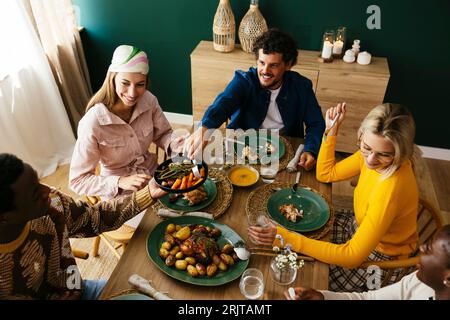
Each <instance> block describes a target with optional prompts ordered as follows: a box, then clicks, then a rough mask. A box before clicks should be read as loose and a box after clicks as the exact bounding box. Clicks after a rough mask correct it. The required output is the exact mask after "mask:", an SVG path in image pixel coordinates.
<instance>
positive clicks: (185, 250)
mask: <svg viewBox="0 0 450 320" xmlns="http://www.w3.org/2000/svg"><path fill="white" fill-rule="evenodd" d="M180 249H181V252H183V253H184V255H186V256H190V255H191V254H193V253H194V250H193V249H192V247H191V246H189V245H187V244H184V243H183V244H182V245H181V246H180Z"/></svg>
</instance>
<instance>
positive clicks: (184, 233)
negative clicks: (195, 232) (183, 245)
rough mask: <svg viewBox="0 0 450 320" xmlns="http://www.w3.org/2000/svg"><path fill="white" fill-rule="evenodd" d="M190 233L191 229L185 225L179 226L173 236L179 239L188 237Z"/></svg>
mask: <svg viewBox="0 0 450 320" xmlns="http://www.w3.org/2000/svg"><path fill="white" fill-rule="evenodd" d="M190 235H191V229H190V228H189V227H188V226H186V227H183V228H181V229H180V230H178V231H177V232H176V233H175V234H174V237H175V238H177V239H180V240H186V239H187V238H189V236H190Z"/></svg>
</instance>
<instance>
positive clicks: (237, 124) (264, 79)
mask: <svg viewBox="0 0 450 320" xmlns="http://www.w3.org/2000/svg"><path fill="white" fill-rule="evenodd" d="M253 52H254V53H255V56H256V59H257V69H255V68H250V69H249V70H248V71H246V72H245V71H240V70H238V71H236V72H235V75H234V78H233V80H232V81H231V82H230V83H229V84H228V86H227V87H226V88H225V91H224V92H222V93H221V94H219V95H218V96H217V98H216V99H215V101H214V102H213V104H212V105H211V106H210V107H209V108H208V110H207V111H206V112H205V114H204V116H203V119H202V121H201V127H200V128H199V129H198V130H197V131H196V133H195V134H194V135H193V136H192V137H191V138H190V139H189V140H188V155H189V156H190V157H193V156H194V155H195V154H197V153H198V152H199V151H200V150H201V149H202V147H204V145H205V144H206V142H205V141H203V140H202V139H201V138H202V137H203V135H204V133H205V132H206V130H207V129H212V128H218V127H220V126H221V125H222V124H223V123H224V122H225V121H226V120H227V119H230V122H229V124H228V126H227V128H229V129H243V130H247V129H278V130H281V131H280V132H281V133H282V134H284V135H287V136H293V137H301V138H303V137H305V133H306V138H305V148H304V152H303V154H302V156H301V158H300V161H299V165H300V166H302V167H304V168H305V169H307V170H309V169H311V168H312V167H313V166H314V164H315V163H316V160H315V157H316V156H317V154H318V152H319V148H320V142H321V139H322V135H323V132H324V130H325V122H324V119H323V116H322V112H321V109H320V106H319V104H318V103H317V99H316V97H315V95H314V91H313V89H312V83H311V81H310V80H309V79H307V78H305V77H303V76H302V75H300V74H299V73H297V72H295V71H291V70H290V69H291V68H292V67H293V66H294V65H295V64H296V63H297V55H298V51H297V45H296V43H295V41H294V40H293V39H292V38H291V37H290V36H289V35H287V34H286V33H284V32H281V31H279V30H277V29H270V30H269V31H267V32H266V33H264V34H263V35H262V36H261V37H259V38H258V39H257V40H256V42H255V44H254V47H253ZM305 128H306V130H305ZM305 131H306V132H305ZM201 141H203V142H202V143H200V142H201Z"/></svg>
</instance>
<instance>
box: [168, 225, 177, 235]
mask: <svg viewBox="0 0 450 320" xmlns="http://www.w3.org/2000/svg"><path fill="white" fill-rule="evenodd" d="M174 231H176V230H175V225H174V224H173V223H169V224H168V225H167V227H166V233H173V232H174Z"/></svg>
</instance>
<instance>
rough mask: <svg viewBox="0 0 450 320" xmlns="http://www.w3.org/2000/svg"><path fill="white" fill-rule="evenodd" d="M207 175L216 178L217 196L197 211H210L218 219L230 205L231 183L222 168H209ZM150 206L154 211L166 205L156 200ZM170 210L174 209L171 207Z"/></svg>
mask: <svg viewBox="0 0 450 320" xmlns="http://www.w3.org/2000/svg"><path fill="white" fill-rule="evenodd" d="M208 175H209V176H210V177H211V178H214V179H217V180H218V182H217V183H216V187H217V196H216V198H215V199H214V201H213V202H211V203H210V204H209V205H208V206H207V207H205V208H203V209H201V210H199V211H203V212H208V213H211V214H212V215H213V216H214V219H218V218H219V217H220V216H221V215H223V214H224V213H225V211H226V210H227V209H228V207H229V206H230V204H231V201H232V200H233V185H232V184H231V182H230V180H228V177H227V176H226V172H225V171H223V170H218V169H214V168H209V170H208ZM152 208H153V210H155V212H157V211H158V209H161V208H166V206H165V205H164V204H162V203H161V201H157V202H156V203H155V204H154V205H153V206H152ZM170 210H172V211H176V210H173V209H170ZM178 212H181V211H178Z"/></svg>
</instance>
